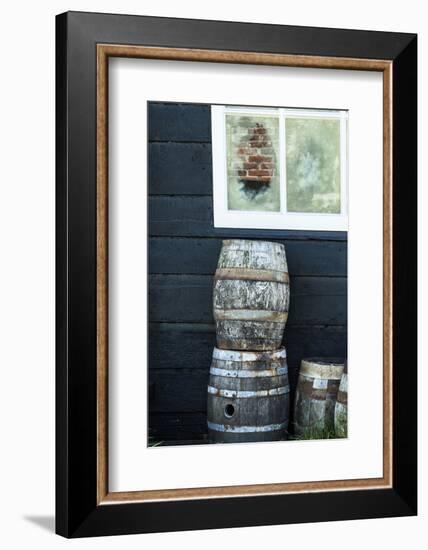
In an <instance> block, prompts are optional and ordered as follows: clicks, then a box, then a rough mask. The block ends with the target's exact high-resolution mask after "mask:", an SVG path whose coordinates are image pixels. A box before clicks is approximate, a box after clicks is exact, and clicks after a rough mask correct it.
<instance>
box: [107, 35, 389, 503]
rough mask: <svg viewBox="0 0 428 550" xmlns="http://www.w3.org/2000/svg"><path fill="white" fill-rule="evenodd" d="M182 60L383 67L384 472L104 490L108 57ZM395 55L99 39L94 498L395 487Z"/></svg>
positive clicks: (151, 498)
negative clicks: (373, 475)
mask: <svg viewBox="0 0 428 550" xmlns="http://www.w3.org/2000/svg"><path fill="white" fill-rule="evenodd" d="M109 57H133V58H146V59H165V60H176V61H177V60H181V61H200V62H201V61H204V62H217V63H240V64H250V65H277V66H286V67H310V68H317V69H322V68H324V69H348V70H363V71H378V72H382V73H383V476H382V477H381V478H369V479H350V480H349V479H344V480H334V481H312V482H293V483H272V484H255V485H240V486H225V487H203V488H187V489H162V490H146V491H144V490H142V491H129V492H109V490H108V59H109ZM392 407H393V403H392V61H384V60H370V59H359V58H341V57H319V56H305V55H285V54H268V53H256V52H237V51H221V50H199V49H187V48H164V47H149V46H126V45H121V44H98V45H97V503H98V505H105V504H109V503H120V502H128V503H129V502H144V501H156V500H157V501H159V500H183V499H197V498H220V497H239V496H250V495H262V494H263V495H268V494H280V493H298V492H314V491H318V492H319V491H337V490H356V489H378V488H387V487H391V486H392V473H393V472H392Z"/></svg>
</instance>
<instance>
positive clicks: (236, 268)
mask: <svg viewBox="0 0 428 550" xmlns="http://www.w3.org/2000/svg"><path fill="white" fill-rule="evenodd" d="M289 299H290V293H289V279H288V268H287V260H286V257H285V248H284V246H283V245H282V244H279V243H271V242H267V241H246V240H226V241H223V246H222V249H221V253H220V258H219V261H218V266H217V271H216V274H215V277H214V289H213V309H214V319H215V321H216V332H217V345H218V347H219V348H222V349H232V350H234V349H235V350H271V349H278V348H279V347H280V345H281V342H282V336H283V331H284V327H285V323H286V321H287V316H288V306H289Z"/></svg>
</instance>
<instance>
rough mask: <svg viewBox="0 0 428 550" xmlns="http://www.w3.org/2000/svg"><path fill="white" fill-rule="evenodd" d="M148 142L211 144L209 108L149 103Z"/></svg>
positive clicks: (187, 104) (188, 104) (186, 104)
mask: <svg viewBox="0 0 428 550" xmlns="http://www.w3.org/2000/svg"><path fill="white" fill-rule="evenodd" d="M148 121H149V124H148V126H149V141H181V142H205V143H207V142H211V106H210V105H204V104H194V103H156V102H153V103H150V104H149V117H148Z"/></svg>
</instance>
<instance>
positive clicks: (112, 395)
mask: <svg viewBox="0 0 428 550" xmlns="http://www.w3.org/2000/svg"><path fill="white" fill-rule="evenodd" d="M56 48H57V65H56V69H57V151H56V153H57V229H56V231H57V279H56V281H57V373H56V375H57V378H56V380H57V386H56V394H57V411H56V426H57V428H56V441H57V455H56V461H57V470H56V471H57V474H56V475H57V484H56V486H57V494H56V503H57V505H56V506H57V509H56V518H57V520H56V521H57V532H58V534H60V535H63V536H65V537H84V536H97V535H113V534H126V533H145V532H160V531H177V530H190V529H209V528H221V527H239V526H250V525H270V524H281V523H302V522H314V521H333V520H343V519H360V518H373V517H395V516H405V515H414V514H416V510H417V473H416V467H417V465H416V457H417V452H416V433H417V419H416V411H417V408H416V395H417V394H416V177H417V174H416V151H417V147H416V137H417V136H416V89H417V86H416V82H417V81H416V67H417V63H416V60H417V57H416V56H417V38H416V35H413V34H404V33H384V32H374V31H356V30H341V29H323V28H309V27H288V26H279V25H259V24H247V23H235V22H233V23H232V22H218V21H202V20H185V19H165V18H154V17H141V16H123V15H121V16H119V15H109V14H94V13H80V12H68V13H65V14H61V15H59V16H57V43H56Z"/></svg>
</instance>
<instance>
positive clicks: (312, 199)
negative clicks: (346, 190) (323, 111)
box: [285, 117, 340, 214]
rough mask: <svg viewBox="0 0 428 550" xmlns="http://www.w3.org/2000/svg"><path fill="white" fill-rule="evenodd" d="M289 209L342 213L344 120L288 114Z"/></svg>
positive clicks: (286, 123)
mask: <svg viewBox="0 0 428 550" xmlns="http://www.w3.org/2000/svg"><path fill="white" fill-rule="evenodd" d="M285 131H286V161H287V211H288V212H316V213H332V214H337V213H340V120H338V119H327V118H297V117H296V118H294V117H287V118H286V121H285Z"/></svg>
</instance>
